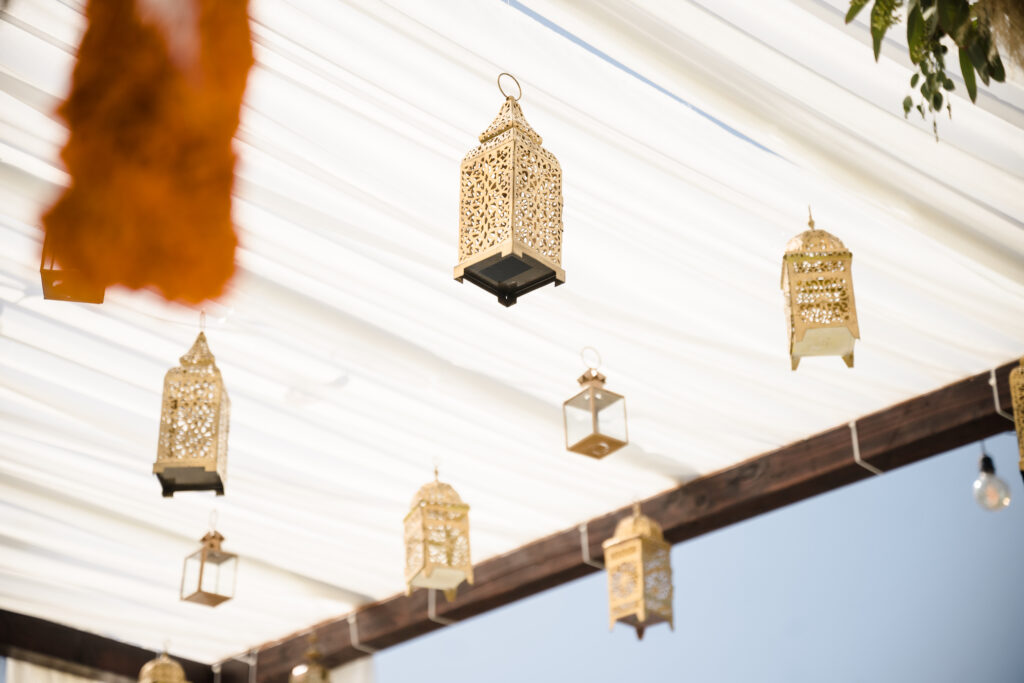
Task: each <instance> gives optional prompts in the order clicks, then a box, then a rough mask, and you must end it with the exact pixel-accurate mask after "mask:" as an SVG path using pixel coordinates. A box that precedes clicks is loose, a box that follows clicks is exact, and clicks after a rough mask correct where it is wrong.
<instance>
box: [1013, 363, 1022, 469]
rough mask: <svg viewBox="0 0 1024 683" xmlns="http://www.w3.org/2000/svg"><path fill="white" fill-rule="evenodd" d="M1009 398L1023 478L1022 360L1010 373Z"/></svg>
mask: <svg viewBox="0 0 1024 683" xmlns="http://www.w3.org/2000/svg"><path fill="white" fill-rule="evenodd" d="M1010 397H1011V398H1012V399H1013V424H1014V427H1016V429H1017V448H1018V450H1019V451H1020V475H1021V477H1022V478H1024V358H1021V359H1020V365H1018V366H1017V367H1015V368H1014V369H1013V370H1011V371H1010Z"/></svg>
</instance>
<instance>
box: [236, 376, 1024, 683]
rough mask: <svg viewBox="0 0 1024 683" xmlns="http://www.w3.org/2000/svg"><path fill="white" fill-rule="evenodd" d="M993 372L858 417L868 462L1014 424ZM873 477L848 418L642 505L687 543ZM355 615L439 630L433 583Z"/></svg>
mask: <svg viewBox="0 0 1024 683" xmlns="http://www.w3.org/2000/svg"><path fill="white" fill-rule="evenodd" d="M1013 365H1015V363H1008V364H1006V365H1003V366H1002V367H1001V368H999V370H998V372H997V376H998V378H999V381H998V386H999V388H1000V397H1001V399H1000V400H1001V403H1002V405H1003V406H1009V405H1010V394H1009V388H1008V386H1007V382H1006V380H1007V375H1008V374H1009V371H1010V369H1011V367H1012V366H1013ZM988 381H989V374H988V373H987V372H986V373H983V374H981V375H976V376H974V377H969V378H967V379H964V380H961V381H959V382H956V383H955V384H951V385H949V386H947V387H944V388H942V389H938V390H937V391H933V392H931V393H929V394H925V395H923V396H919V397H917V398H914V399H911V400H909V401H906V402H904V403H900V404H898V405H895V406H892V407H891V408H887V409H885V410H882V411H880V412H877V413H873V414H871V415H867V416H865V417H863V418H861V419H860V420H858V421H857V431H858V435H859V442H860V451H861V457H862V459H863V460H864V461H867V462H869V463H870V464H872V465H874V466H875V467H878V468H881V469H882V470H892V469H894V468H897V467H901V466H903V465H907V464H910V463H913V462H917V461H919V460H924V459H925V458H928V457H931V456H933V455H937V454H939V453H943V452H945V451H948V450H950V449H952V448H956V447H958V446H962V445H964V444H967V443H972V442H974V441H977V440H978V439H982V438H985V437H988V436H991V435H993V434H996V433H998V432H1003V431H1007V430H1009V429H1012V428H1013V426H1012V424H1011V423H1010V422H1008V421H1007V420H1006V419H1005V418H1003V417H1000V416H999V415H997V414H996V412H995V405H994V402H993V398H992V389H991V387H990V385H989V383H988ZM597 466H599V465H597ZM870 476H873V475H872V474H871V473H869V472H868V471H867V470H866V469H864V468H863V467H861V466H860V465H858V464H857V463H856V462H854V459H853V450H852V440H851V434H850V429H849V426H848V425H842V426H840V427H835V428H833V429H830V430H828V431H825V432H822V433H820V434H817V435H815V436H812V437H810V438H808V439H805V440H803V441H799V442H796V443H793V444H790V445H788V446H785V447H783V448H779V449H777V450H775V451H771V452H769V453H766V454H764V455H761V456H758V457H755V458H752V459H750V460H747V461H746V462H742V463H739V464H737V465H735V466H733V467H729V468H727V469H725V470H721V471H719V472H715V473H714V474H710V475H708V476H705V477H701V478H699V479H695V480H693V481H690V482H687V483H686V484H683V485H682V486H679V487H678V488H674V489H671V490H669V491H666V492H664V493H661V494H659V495H657V496H654V497H653V498H650V499H648V500H646V501H644V502H643V511H644V513H645V514H647V515H650V516H651V517H653V518H654V519H656V520H657V521H658V522H659V523H660V524H661V525H662V527H663V528H664V530H665V536H666V538H667V539H668V540H669V541H671V542H672V543H679V542H681V541H685V540H687V539H690V538H694V537H695V536H699V535H701V534H705V533H707V532H709V531H714V530H715V529H720V528H722V527H724V526H728V525H729V524H733V523H735V522H739V521H742V520H745V519H749V518H751V517H755V516H757V515H760V514H762V513H765V512H768V511H770V510H775V509H777V508H780V507H782V506H784V505H788V504H790V503H794V502H797V501H800V500H804V499H806V498H810V497H811V496H815V495H818V494H820V493H825V492H827V491H831V490H832V489H835V488H839V487H841V486H845V485H846V484H850V483H852V482H855V481H859V480H861V479H865V478H867V477H870ZM628 512H629V510H628V509H627V508H622V509H620V510H616V511H614V512H611V513H609V514H606V515H603V516H601V517H598V518H596V519H592V520H590V521H589V522H587V526H588V531H589V534H588V535H589V546H590V555H591V557H593V558H601V557H602V552H601V541H603V540H604V539H606V538H608V537H609V536H611V535H612V533H613V532H614V529H615V524H616V523H617V522H618V520H619V519H621V518H622V517H623V516H625V515H626V514H628ZM580 538H581V537H580V532H579V529H578V528H576V527H573V528H570V529H566V530H565V531H562V532H559V533H556V534H554V535H552V536H548V537H547V538H542V539H540V540H538V541H535V542H533V543H530V544H528V545H525V546H523V547H521V548H519V549H517V550H514V551H512V552H509V553H507V554H505V555H501V556H499V557H495V558H491V559H489V560H487V561H485V562H482V563H480V564H478V565H476V566H475V567H474V570H473V573H474V575H475V578H476V584H475V585H474V586H465V585H463V586H460V587H459V595H458V598H457V599H456V600H455V602H453V603H450V604H449V603H447V602H445V600H444V599H443V598H442V599H439V600H437V614H438V616H441V617H444V618H446V619H453V620H462V619H468V618H469V617H472V616H475V615H477V614H481V613H483V612H486V611H488V610H491V609H494V608H495V607H500V606H501V605H506V604H508V603H510V602H513V601H515V600H518V599H520V598H524V597H526V596H528V595H533V594H535V593H538V592H540V591H543V590H545V589H548V588H551V587H553V586H557V585H559V584H562V583H565V582H567V581H571V580H572V579H576V578H578V577H581V576H584V575H585V574H590V573H591V572H594V571H597V570H596V569H594V568H593V567H591V566H589V565H587V564H584V563H583V558H582V554H581V548H580ZM356 614H357V628H358V640H359V642H360V643H361V644H363V645H365V646H370V647H372V648H377V649H380V648H385V647H389V646H391V645H395V644H397V643H400V642H403V641H405V640H409V639H410V638H414V637H416V636H419V635H422V634H424V633H428V632H430V631H433V630H435V629H438V628H441V625H440V624H438V623H437V622H434V621H431V620H430V619H428V616H427V592H426V591H424V590H419V591H416V592H415V593H414V594H413V595H412V596H410V597H406V596H405V595H397V596H394V597H391V598H388V599H386V600H382V601H380V602H377V603H374V604H371V605H366V606H363V607H361V608H360V609H359V610H358V611H357V613H356ZM346 616H347V615H346ZM346 616H342V617H339V618H337V619H332V620H329V621H326V622H323V623H321V624H319V625H317V626H316V627H315V630H316V632H317V635H318V638H319V647H320V649H321V650H322V651H323V653H324V663H325V664H326V665H328V666H331V667H334V666H338V665H340V664H343V663H345V662H348V661H351V660H353V659H356V658H358V657H361V656H363V654H364V652H362V651H360V650H357V649H355V648H354V647H353V646H352V634H351V632H350V629H349V624H348V621H347V618H346ZM306 649H307V640H306V635H305V634H296V635H293V636H290V637H288V638H285V639H283V640H281V641H278V642H274V643H268V644H266V645H263V646H262V647H260V648H258V649H257V666H256V677H257V681H259V682H260V683H284V682H285V681H287V677H288V672H289V671H290V670H291V668H292V667H293V666H295V665H296V664H298V663H300V662H301V661H302V660H303V654H304V653H305V651H306ZM225 683H233V682H231V681H225ZM239 683H243V682H241V681H240V682H239Z"/></svg>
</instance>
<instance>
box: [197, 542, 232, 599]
mask: <svg viewBox="0 0 1024 683" xmlns="http://www.w3.org/2000/svg"><path fill="white" fill-rule="evenodd" d="M237 567H238V556H237V555H233V554H231V553H225V552H221V551H217V550H209V551H207V554H206V565H205V566H204V567H203V585H202V587H201V589H202V591H203V592H204V593H213V594H215V595H223V596H226V597H229V598H230V597H233V596H234V594H235V572H236V569H237Z"/></svg>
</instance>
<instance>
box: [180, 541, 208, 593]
mask: <svg viewBox="0 0 1024 683" xmlns="http://www.w3.org/2000/svg"><path fill="white" fill-rule="evenodd" d="M202 555H203V551H202V550H200V551H197V552H195V553H193V554H191V555H189V556H188V557H186V558H185V570H184V572H183V573H182V575H181V598H182V599H183V600H184V599H185V598H187V597H188V596H190V595H192V594H194V593H196V592H197V591H198V590H199V569H200V567H201V566H202V564H203V560H202Z"/></svg>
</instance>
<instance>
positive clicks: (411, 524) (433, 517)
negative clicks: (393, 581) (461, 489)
mask: <svg viewBox="0 0 1024 683" xmlns="http://www.w3.org/2000/svg"><path fill="white" fill-rule="evenodd" d="M404 525H405V582H406V594H407V595H411V594H412V591H413V589H414V588H427V589H436V590H440V591H444V594H445V597H446V598H447V599H448V600H449V601H451V600H454V599H455V591H456V589H457V588H458V586H459V584H461V583H462V582H463V581H466V582H467V583H469V584H470V585H472V584H473V564H472V561H471V560H470V553H469V506H468V505H466V504H465V503H463V502H462V498H461V497H460V496H459V494H458V493H456V492H455V489H454V488H452V487H451V486H450V485H449V484H446V483H444V482H442V481H439V480H438V474H437V470H436V469H435V470H434V481H432V482H430V483H428V484H426V485H424V486H422V487H420V489H419V490H418V491H417V492H416V495H415V496H413V498H412V502H411V503H410V505H409V512H408V514H406V516H405V521H404Z"/></svg>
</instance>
